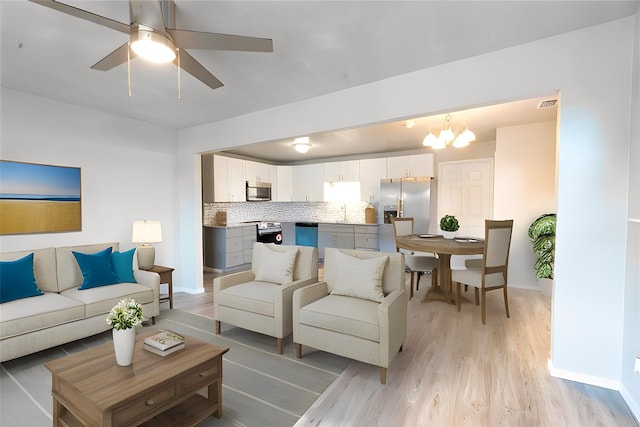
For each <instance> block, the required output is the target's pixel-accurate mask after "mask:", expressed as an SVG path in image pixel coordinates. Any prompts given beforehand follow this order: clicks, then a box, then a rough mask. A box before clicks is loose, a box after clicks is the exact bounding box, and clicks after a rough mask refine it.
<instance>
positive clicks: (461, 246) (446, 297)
mask: <svg viewBox="0 0 640 427" xmlns="http://www.w3.org/2000/svg"><path fill="white" fill-rule="evenodd" d="M396 246H398V248H402V249H408V250H411V251H416V252H431V253H435V254H437V255H438V259H439V264H438V270H439V273H438V276H439V281H438V282H437V283H436V284H435V285H433V286H432V287H431V288H429V290H428V291H427V293H426V295H425V296H424V298H423V299H422V302H428V301H445V302H448V303H450V304H454V303H455V298H454V297H455V296H454V295H453V291H452V283H451V255H478V254H482V253H484V239H482V238H479V237H456V238H454V239H445V238H444V237H442V236H441V235H437V234H420V235H416V234H414V235H408V236H397V237H396Z"/></svg>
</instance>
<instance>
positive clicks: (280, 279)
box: [256, 245, 298, 285]
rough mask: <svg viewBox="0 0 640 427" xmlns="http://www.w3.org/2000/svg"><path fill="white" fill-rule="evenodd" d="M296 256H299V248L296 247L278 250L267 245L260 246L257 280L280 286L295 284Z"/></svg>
mask: <svg viewBox="0 0 640 427" xmlns="http://www.w3.org/2000/svg"><path fill="white" fill-rule="evenodd" d="M296 255H298V248H295V247H294V248H293V249H291V247H288V248H286V249H284V250H276V249H272V248H271V247H269V246H267V245H262V246H260V266H259V268H258V269H257V271H256V280H257V281H260V282H272V283H276V284H278V285H286V284H287V283H291V282H293V267H294V264H295V262H296Z"/></svg>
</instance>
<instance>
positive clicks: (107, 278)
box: [72, 248, 120, 290]
mask: <svg viewBox="0 0 640 427" xmlns="http://www.w3.org/2000/svg"><path fill="white" fill-rule="evenodd" d="M72 253H73V256H74V257H76V260H77V261H78V265H79V266H80V271H82V277H83V278H84V280H83V281H82V285H81V286H80V288H79V289H80V290H83V289H91V288H95V287H98V286H105V285H113V284H114V283H119V282H120V281H119V280H118V278H117V277H116V274H115V273H114V272H113V267H112V266H111V248H106V249H104V250H102V251H100V252H96V253H95V254H85V253H82V252H76V251H72Z"/></svg>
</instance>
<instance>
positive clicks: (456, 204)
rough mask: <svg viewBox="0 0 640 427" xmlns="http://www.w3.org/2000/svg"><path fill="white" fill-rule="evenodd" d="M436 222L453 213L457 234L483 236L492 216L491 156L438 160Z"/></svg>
mask: <svg viewBox="0 0 640 427" xmlns="http://www.w3.org/2000/svg"><path fill="white" fill-rule="evenodd" d="M439 181H440V185H439V191H438V221H440V218H442V217H443V216H444V215H454V216H455V217H456V218H457V219H458V222H459V223H460V229H459V230H458V232H457V235H459V236H477V237H484V220H485V219H491V218H492V215H493V159H479V160H470V161H460V162H443V163H440V179H439Z"/></svg>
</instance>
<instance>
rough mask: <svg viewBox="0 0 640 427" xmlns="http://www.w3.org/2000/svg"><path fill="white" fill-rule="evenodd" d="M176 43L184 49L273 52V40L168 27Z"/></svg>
mask: <svg viewBox="0 0 640 427" xmlns="http://www.w3.org/2000/svg"><path fill="white" fill-rule="evenodd" d="M167 31H168V32H169V34H171V36H172V37H173V41H174V42H175V43H176V45H177V46H178V47H180V48H182V49H209V50H238V51H245V52H273V40H271V39H263V38H258V37H247V36H234V35H230V34H218V33H205V32H200V31H188V30H176V29H172V28H167Z"/></svg>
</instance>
